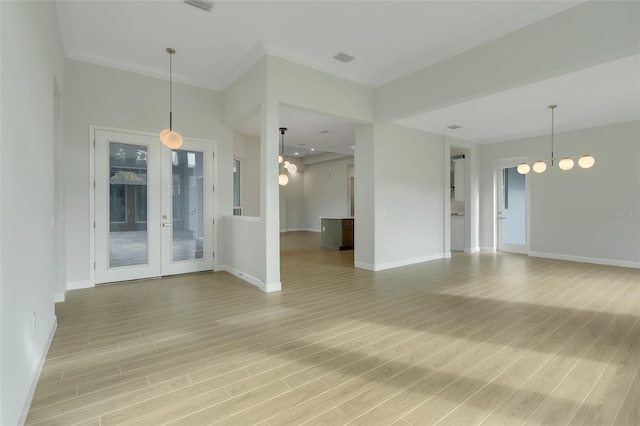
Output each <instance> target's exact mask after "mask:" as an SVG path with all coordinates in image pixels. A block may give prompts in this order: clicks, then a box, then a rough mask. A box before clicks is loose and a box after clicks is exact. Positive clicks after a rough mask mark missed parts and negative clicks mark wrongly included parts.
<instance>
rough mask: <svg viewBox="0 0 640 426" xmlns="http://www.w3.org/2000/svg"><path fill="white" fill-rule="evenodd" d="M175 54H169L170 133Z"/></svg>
mask: <svg viewBox="0 0 640 426" xmlns="http://www.w3.org/2000/svg"><path fill="white" fill-rule="evenodd" d="M172 56H173V53H171V52H169V131H170V132H172V131H173V69H172V62H173V61H172V60H171V57H172Z"/></svg>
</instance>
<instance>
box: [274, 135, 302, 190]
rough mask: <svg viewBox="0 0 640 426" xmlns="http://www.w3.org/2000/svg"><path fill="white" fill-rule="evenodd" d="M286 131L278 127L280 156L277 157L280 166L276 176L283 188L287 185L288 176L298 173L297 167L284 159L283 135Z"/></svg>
mask: <svg viewBox="0 0 640 426" xmlns="http://www.w3.org/2000/svg"><path fill="white" fill-rule="evenodd" d="M287 130H288V129H287V128H286V127H280V155H278V164H279V165H280V175H279V176H278V183H279V184H280V185H281V186H285V185H286V184H288V183H289V175H287V172H289V173H290V174H294V173H295V172H297V171H298V166H296V165H295V164H293V163H290V162H289V161H286V160H285V159H284V133H285V132H286V131H287Z"/></svg>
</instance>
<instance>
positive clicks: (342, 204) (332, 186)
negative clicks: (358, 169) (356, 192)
mask: <svg viewBox="0 0 640 426" xmlns="http://www.w3.org/2000/svg"><path fill="white" fill-rule="evenodd" d="M353 161H354V160H353V158H345V159H342V160H338V161H330V162H326V163H320V164H311V165H308V166H307V169H306V171H305V172H304V217H303V226H302V227H303V228H304V229H310V230H314V231H320V217H348V216H349V166H350V165H353Z"/></svg>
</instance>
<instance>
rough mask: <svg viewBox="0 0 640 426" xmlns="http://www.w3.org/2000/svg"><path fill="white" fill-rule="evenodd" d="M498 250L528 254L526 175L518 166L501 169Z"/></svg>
mask: <svg viewBox="0 0 640 426" xmlns="http://www.w3.org/2000/svg"><path fill="white" fill-rule="evenodd" d="M499 172H500V177H499V183H500V185H499V187H498V211H497V220H498V250H499V251H504V252H509V253H521V254H528V250H529V249H528V247H529V244H528V241H527V240H528V232H527V185H526V175H521V174H520V173H518V170H517V167H516V166H512V167H501V168H500V169H499Z"/></svg>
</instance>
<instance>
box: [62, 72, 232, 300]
mask: <svg viewBox="0 0 640 426" xmlns="http://www.w3.org/2000/svg"><path fill="white" fill-rule="evenodd" d="M175 62H178V61H177V60H176V61H175ZM174 67H175V68H176V69H177V68H178V67H179V63H176V64H174ZM65 90H66V92H65V97H64V111H65V112H64V152H65V163H64V164H65V176H64V183H65V195H66V199H65V214H66V221H67V223H68V224H73V226H67V229H66V235H65V238H66V243H67V252H66V258H67V285H68V286H69V287H70V288H78V287H86V286H87V285H90V284H91V283H90V281H89V280H90V265H91V262H90V259H89V251H88V250H87V248H88V247H89V237H90V226H89V220H90V219H89V205H90V202H89V187H90V182H89V162H90V161H92V159H91V158H89V152H90V151H89V148H90V142H89V125H91V124H96V125H102V126H110V127H117V128H124V129H131V130H142V131H149V132H156V131H159V130H162V129H164V128H165V127H166V126H167V123H168V119H169V111H168V102H167V101H168V98H167V97H168V81H167V80H162V79H159V78H153V77H148V76H144V75H140V74H135V73H131V72H126V71H120V70H116V69H113V68H107V67H103V66H99V65H93V64H89V63H86V62H80V61H75V60H69V59H68V60H67V61H66V74H65ZM173 124H174V127H175V128H176V129H177V130H179V131H180V133H182V135H183V136H189V137H195V138H202V139H210V140H214V141H216V142H217V151H218V152H217V157H216V160H215V167H216V170H214V175H216V177H217V184H216V185H217V190H216V191H217V201H218V218H216V223H217V224H218V223H220V221H219V220H218V219H219V218H221V217H222V216H224V215H229V214H231V208H232V204H233V203H232V201H233V195H232V188H233V185H232V178H233V172H232V157H233V131H232V129H231V128H230V127H227V126H225V125H223V124H222V95H221V94H220V93H219V92H215V91H212V90H208V89H202V88H197V87H193V86H188V85H184V84H178V83H174V84H173ZM216 227H217V228H219V227H218V226H217V225H216ZM218 252H219V253H220V254H221V256H219V261H221V260H220V258H221V257H223V256H222V255H223V254H224V251H223V250H218ZM222 261H224V259H222Z"/></svg>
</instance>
